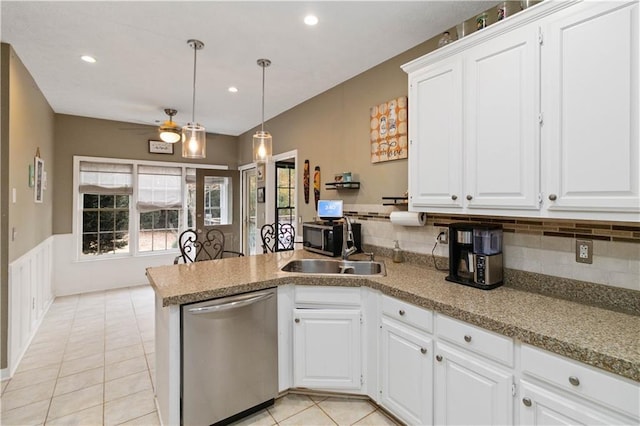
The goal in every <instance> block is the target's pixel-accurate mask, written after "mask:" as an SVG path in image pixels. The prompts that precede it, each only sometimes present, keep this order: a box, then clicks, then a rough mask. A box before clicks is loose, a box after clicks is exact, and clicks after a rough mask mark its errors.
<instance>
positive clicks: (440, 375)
mask: <svg viewBox="0 0 640 426" xmlns="http://www.w3.org/2000/svg"><path fill="white" fill-rule="evenodd" d="M435 358H436V362H435V363H434V364H435V368H434V370H435V388H434V401H435V402H434V414H435V417H434V419H435V424H438V425H479V424H482V425H506V424H512V423H513V396H512V384H513V374H511V372H509V371H508V370H506V369H502V368H499V367H496V366H494V365H493V364H490V363H489V362H487V361H485V360H484V359H483V358H481V357H479V356H476V355H473V354H469V353H466V352H462V351H458V350H455V349H454V348H452V347H450V346H447V345H444V344H442V343H437V344H436V351H435Z"/></svg>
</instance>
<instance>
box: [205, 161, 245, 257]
mask: <svg viewBox="0 0 640 426" xmlns="http://www.w3.org/2000/svg"><path fill="white" fill-rule="evenodd" d="M239 178H240V172H238V171H236V170H211V169H197V170H196V182H195V227H196V232H197V233H198V238H200V236H204V235H206V233H207V232H208V231H209V230H210V229H212V228H217V229H219V230H220V231H222V233H223V234H224V238H225V247H224V250H233V251H238V250H239V246H240V237H239V234H240V225H239V220H240V206H239V205H238V202H237V201H236V202H234V200H239V199H240V190H239V187H240V185H239V180H240V179H239Z"/></svg>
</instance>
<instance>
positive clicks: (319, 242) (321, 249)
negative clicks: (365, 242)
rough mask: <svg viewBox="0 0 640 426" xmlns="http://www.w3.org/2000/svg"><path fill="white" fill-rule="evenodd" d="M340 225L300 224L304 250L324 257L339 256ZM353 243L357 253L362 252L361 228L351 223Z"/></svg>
mask: <svg viewBox="0 0 640 426" xmlns="http://www.w3.org/2000/svg"><path fill="white" fill-rule="evenodd" d="M342 226H343V224H342V223H336V222H328V221H327V222H305V223H303V224H302V241H303V245H304V249H305V250H308V251H312V252H314V253H320V254H324V255H325V256H332V257H336V256H340V255H341V254H342ZM351 230H352V232H353V242H354V244H355V247H356V248H357V249H358V252H361V251H362V237H361V232H360V231H361V226H360V224H359V223H352V224H351Z"/></svg>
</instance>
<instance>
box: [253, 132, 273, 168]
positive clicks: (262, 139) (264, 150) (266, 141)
mask: <svg viewBox="0 0 640 426" xmlns="http://www.w3.org/2000/svg"><path fill="white" fill-rule="evenodd" d="M272 152H273V144H272V139H271V134H270V133H269V132H266V131H264V130H258V131H257V132H256V133H255V134H254V135H253V161H255V162H256V163H266V162H267V161H269V159H270V158H271V155H272Z"/></svg>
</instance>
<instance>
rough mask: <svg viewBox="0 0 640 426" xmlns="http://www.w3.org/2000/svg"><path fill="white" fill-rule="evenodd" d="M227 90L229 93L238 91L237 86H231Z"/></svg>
mask: <svg viewBox="0 0 640 426" xmlns="http://www.w3.org/2000/svg"><path fill="white" fill-rule="evenodd" d="M227 90H228V91H230V92H231V93H238V88H237V87H235V86H231V87H229V88H228V89H227Z"/></svg>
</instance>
